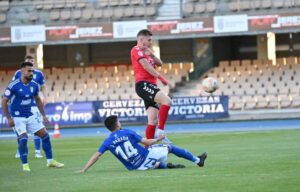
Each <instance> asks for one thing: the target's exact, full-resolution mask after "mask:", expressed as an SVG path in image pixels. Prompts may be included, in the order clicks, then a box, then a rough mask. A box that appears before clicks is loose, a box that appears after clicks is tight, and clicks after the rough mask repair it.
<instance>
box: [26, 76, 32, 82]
mask: <svg viewBox="0 0 300 192" xmlns="http://www.w3.org/2000/svg"><path fill="white" fill-rule="evenodd" d="M25 78H26V80H27V81H31V80H32V79H33V75H29V76H26V77H25Z"/></svg>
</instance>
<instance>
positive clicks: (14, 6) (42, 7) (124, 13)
mask: <svg viewBox="0 0 300 192" xmlns="http://www.w3.org/2000/svg"><path fill="white" fill-rule="evenodd" d="M162 3H163V1H162V0H147V1H144V0H124V1H119V0H101V1H100V0H95V1H87V0H79V1H74V0H51V1H32V0H23V1H11V2H9V1H1V2H0V8H1V9H0V10H1V13H0V25H11V24H23V23H27V24H39V23H42V24H58V23H62V24H72V23H73V22H74V21H76V22H79V23H80V22H99V21H118V20H136V19H145V18H146V19H151V18H152V19H153V18H155V17H156V16H157V13H158V8H159V6H160V5H161V4H162ZM10 5H11V6H10ZM7 17H9V20H7V19H6V18H7Z"/></svg>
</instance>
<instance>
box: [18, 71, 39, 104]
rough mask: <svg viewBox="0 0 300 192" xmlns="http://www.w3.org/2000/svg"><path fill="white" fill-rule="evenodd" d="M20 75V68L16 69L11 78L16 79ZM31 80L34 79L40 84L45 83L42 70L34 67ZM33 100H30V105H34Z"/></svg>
mask: <svg viewBox="0 0 300 192" xmlns="http://www.w3.org/2000/svg"><path fill="white" fill-rule="evenodd" d="M21 77H22V72H21V70H20V69H19V70H17V71H16V73H15V75H14V77H13V79H12V80H16V79H20V78H21ZM32 80H33V81H35V82H36V83H38V84H39V85H40V86H42V85H44V84H45V77H44V74H43V72H42V71H40V70H37V69H34V71H33V79H32ZM35 105H36V103H35V100H33V101H32V103H31V106H35Z"/></svg>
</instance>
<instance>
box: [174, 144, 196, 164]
mask: <svg viewBox="0 0 300 192" xmlns="http://www.w3.org/2000/svg"><path fill="white" fill-rule="evenodd" d="M168 147H169V152H170V153H172V154H174V155H176V156H177V157H181V158H184V159H187V160H189V161H192V162H197V161H198V160H199V158H198V157H196V156H194V155H193V154H191V153H190V152H188V151H187V150H185V149H182V148H180V147H177V146H175V145H172V144H171V145H169V146H168Z"/></svg>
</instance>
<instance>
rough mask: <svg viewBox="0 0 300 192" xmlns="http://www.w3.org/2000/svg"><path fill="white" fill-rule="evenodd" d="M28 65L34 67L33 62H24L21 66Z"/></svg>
mask: <svg viewBox="0 0 300 192" xmlns="http://www.w3.org/2000/svg"><path fill="white" fill-rule="evenodd" d="M26 66H29V67H33V63H31V62H23V63H22V64H21V68H24V67H26Z"/></svg>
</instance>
